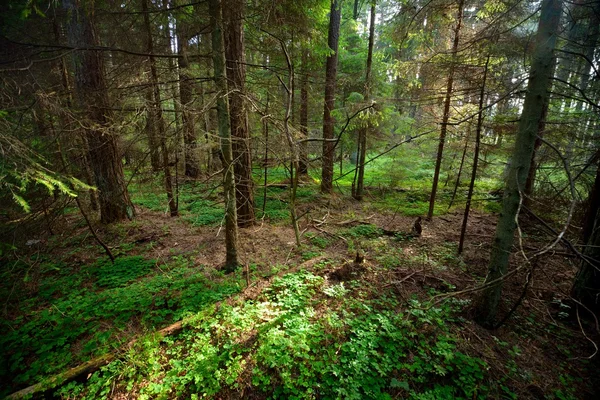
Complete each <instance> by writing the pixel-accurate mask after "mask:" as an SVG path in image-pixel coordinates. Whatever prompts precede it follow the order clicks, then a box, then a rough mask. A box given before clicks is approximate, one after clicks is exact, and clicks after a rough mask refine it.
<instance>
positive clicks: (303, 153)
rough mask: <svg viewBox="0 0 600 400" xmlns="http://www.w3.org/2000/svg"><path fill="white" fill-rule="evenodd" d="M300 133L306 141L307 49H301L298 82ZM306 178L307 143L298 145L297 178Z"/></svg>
mask: <svg viewBox="0 0 600 400" xmlns="http://www.w3.org/2000/svg"><path fill="white" fill-rule="evenodd" d="M300 132H302V136H304V138H305V139H308V49H306V48H304V49H302V79H301V80H300ZM302 176H303V177H307V176H308V142H302V144H301V145H300V161H299V163H298V178H300V177H302Z"/></svg>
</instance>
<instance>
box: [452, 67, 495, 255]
mask: <svg viewBox="0 0 600 400" xmlns="http://www.w3.org/2000/svg"><path fill="white" fill-rule="evenodd" d="M489 64H490V56H488V57H487V60H486V62H485V69H484V70H483V79H482V82H481V90H480V92H479V114H478V115H477V130H476V131H475V154H473V169H472V170H471V181H470V182H469V192H468V193H467V204H466V205H465V213H464V214H463V222H462V226H461V229H460V241H459V243H458V254H461V253H462V251H463V245H464V243H465V233H466V232H467V222H468V221H469V212H470V211H471V199H472V198H473V189H474V188H475V179H476V178H477V166H478V164H479V150H480V147H481V129H482V127H483V104H484V99H485V83H486V80H487V73H488V66H489Z"/></svg>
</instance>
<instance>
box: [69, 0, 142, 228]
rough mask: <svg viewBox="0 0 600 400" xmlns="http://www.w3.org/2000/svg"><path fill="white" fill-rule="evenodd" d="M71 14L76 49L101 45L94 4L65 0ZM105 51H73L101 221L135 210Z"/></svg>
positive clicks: (127, 215)
mask: <svg viewBox="0 0 600 400" xmlns="http://www.w3.org/2000/svg"><path fill="white" fill-rule="evenodd" d="M63 7H64V8H65V10H66V11H67V13H68V15H69V21H68V25H67V35H68V41H69V46H72V47H73V48H80V47H95V46H98V45H99V41H98V38H97V36H96V32H95V30H94V23H93V20H92V16H93V13H92V10H91V9H90V7H91V6H90V5H86V6H85V7H83V6H82V5H81V4H80V2H79V1H78V0H65V1H64V2H63ZM102 54H103V53H102V52H97V51H77V52H74V53H73V65H74V71H75V92H76V94H77V103H78V106H79V108H80V109H81V110H82V111H83V113H84V115H85V116H86V118H87V121H86V122H84V124H85V135H86V138H87V140H88V143H89V155H90V164H91V166H92V170H93V172H94V177H95V181H96V186H97V188H98V191H99V196H98V197H99V203H100V220H101V221H102V222H103V223H111V222H116V221H120V220H123V219H125V218H133V216H134V214H135V211H134V207H133V204H132V203H131V200H130V199H129V193H128V192H127V186H126V185H125V178H124V175H123V165H122V163H121V151H120V150H119V145H118V141H117V137H116V136H115V134H114V133H113V132H112V131H111V129H110V120H111V115H110V111H108V110H109V109H110V108H111V107H110V104H109V101H108V93H107V90H106V82H105V78H104V63H103V59H102Z"/></svg>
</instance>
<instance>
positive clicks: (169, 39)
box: [162, 0, 183, 204]
mask: <svg viewBox="0 0 600 400" xmlns="http://www.w3.org/2000/svg"><path fill="white" fill-rule="evenodd" d="M162 8H163V11H164V15H165V19H164V21H163V23H164V28H163V29H164V34H165V40H166V44H167V49H166V50H167V54H174V53H175V52H174V51H173V36H174V35H176V34H175V33H174V32H173V28H172V26H171V21H172V14H171V13H170V11H169V0H163V6H162ZM168 62H169V70H170V71H171V74H173V73H175V74H177V73H178V72H177V71H178V68H177V64H176V60H175V59H174V58H169V60H168ZM172 78H173V76H172V75H170V79H172ZM169 88H170V92H171V98H172V99H173V111H174V113H173V114H174V120H175V193H176V195H175V203H176V204H179V182H178V180H179V179H178V174H179V154H180V151H179V149H180V146H181V143H182V139H183V138H182V135H181V133H182V131H181V117H180V116H181V107H180V106H181V103H180V100H181V96H180V94H179V85H178V84H177V82H173V83H171V84H169Z"/></svg>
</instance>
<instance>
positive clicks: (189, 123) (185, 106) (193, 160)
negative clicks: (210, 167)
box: [175, 19, 200, 178]
mask: <svg viewBox="0 0 600 400" xmlns="http://www.w3.org/2000/svg"><path fill="white" fill-rule="evenodd" d="M183 24H184V22H182V21H181V19H179V20H177V27H176V28H177V29H176V32H175V33H176V35H177V53H178V55H179V57H178V58H177V62H178V64H179V100H180V107H181V123H182V125H183V146H184V158H185V168H184V171H185V172H184V173H185V176H187V177H190V178H198V177H199V176H200V162H199V161H198V154H197V153H196V152H197V147H198V138H197V135H196V121H195V119H194V114H193V112H192V103H193V102H194V88H193V76H192V73H191V70H190V62H189V59H188V56H189V44H188V37H187V32H186V29H185V28H184V26H183Z"/></svg>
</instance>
